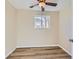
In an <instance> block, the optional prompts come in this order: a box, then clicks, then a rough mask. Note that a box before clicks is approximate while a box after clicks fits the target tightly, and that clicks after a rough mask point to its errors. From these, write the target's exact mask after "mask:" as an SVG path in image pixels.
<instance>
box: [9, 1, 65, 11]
mask: <svg viewBox="0 0 79 59" xmlns="http://www.w3.org/2000/svg"><path fill="white" fill-rule="evenodd" d="M8 1H9V2H10V4H12V5H13V6H14V7H15V8H16V9H30V10H40V9H41V8H40V7H39V6H35V7H34V8H29V6H31V5H33V4H36V3H38V2H37V0H8ZM46 1H48V2H56V3H57V4H58V5H57V6H56V7H52V6H47V5H46V6H45V10H46V11H59V10H60V9H61V8H62V7H63V4H64V2H63V0H46Z"/></svg>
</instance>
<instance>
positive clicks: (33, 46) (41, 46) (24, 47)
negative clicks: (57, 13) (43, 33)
mask: <svg viewBox="0 0 79 59" xmlns="http://www.w3.org/2000/svg"><path fill="white" fill-rule="evenodd" d="M51 46H58V44H56V45H42V46H16V48H32V47H51Z"/></svg>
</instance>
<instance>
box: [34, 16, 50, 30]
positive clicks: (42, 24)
mask: <svg viewBox="0 0 79 59" xmlns="http://www.w3.org/2000/svg"><path fill="white" fill-rule="evenodd" d="M49 18H50V17H49V16H35V18H34V20H35V24H34V25H35V28H36V29H45V28H48V27H49Z"/></svg>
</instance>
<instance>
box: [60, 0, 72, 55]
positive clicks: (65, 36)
mask: <svg viewBox="0 0 79 59" xmlns="http://www.w3.org/2000/svg"><path fill="white" fill-rule="evenodd" d="M59 16H60V20H59V45H60V46H61V47H63V48H64V49H65V50H66V51H67V52H68V53H69V54H71V55H72V43H71V42H70V41H69V39H72V37H73V35H72V33H73V28H72V27H73V24H72V23H73V14H72V0H65V4H64V8H63V9H62V10H61V11H60V13H59Z"/></svg>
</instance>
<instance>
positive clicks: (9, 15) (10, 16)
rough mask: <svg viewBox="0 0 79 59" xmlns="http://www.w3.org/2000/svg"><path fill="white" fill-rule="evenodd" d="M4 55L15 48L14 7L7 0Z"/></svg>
mask: <svg viewBox="0 0 79 59" xmlns="http://www.w3.org/2000/svg"><path fill="white" fill-rule="evenodd" d="M5 3H6V4H5V12H6V13H5V31H6V32H5V38H6V39H5V46H6V47H5V50H6V53H5V56H6V57H7V56H8V55H9V54H10V53H11V52H13V50H14V49H15V48H16V9H15V8H13V6H11V5H10V4H9V3H8V1H7V0H6V2H5Z"/></svg>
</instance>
